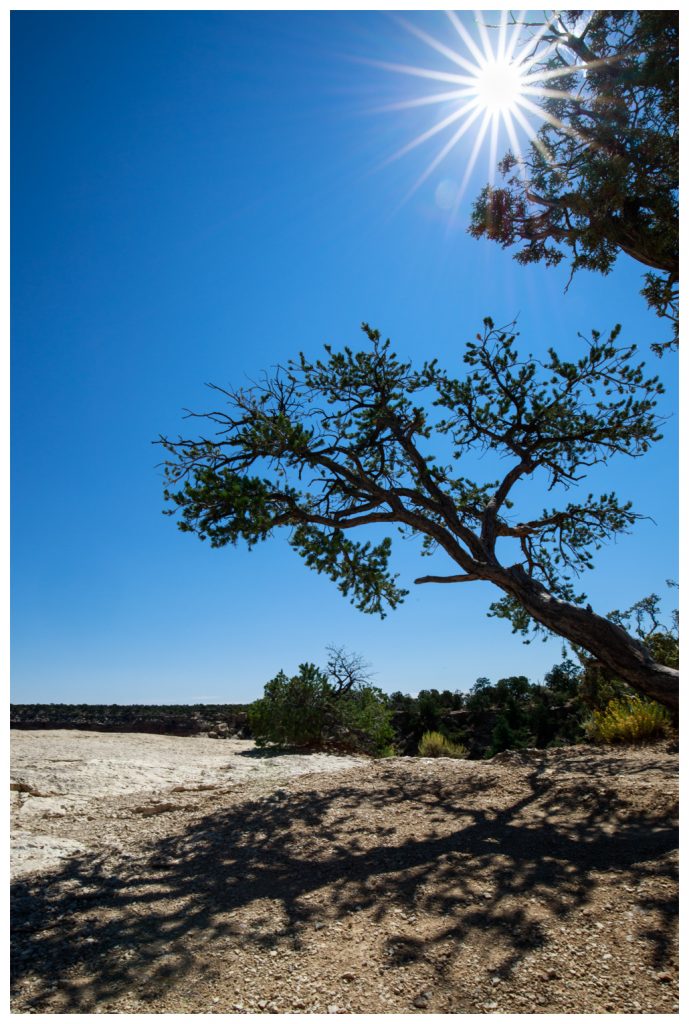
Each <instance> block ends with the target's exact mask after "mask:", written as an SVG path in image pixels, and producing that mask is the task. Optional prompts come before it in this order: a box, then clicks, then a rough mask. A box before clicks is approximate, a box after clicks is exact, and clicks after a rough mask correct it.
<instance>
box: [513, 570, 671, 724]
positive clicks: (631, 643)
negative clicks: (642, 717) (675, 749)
mask: <svg viewBox="0 0 689 1024" xmlns="http://www.w3.org/2000/svg"><path fill="white" fill-rule="evenodd" d="M493 582H494V583H497V585H498V586H499V587H500V588H501V589H502V590H504V591H506V592H507V593H508V594H510V595H511V596H512V597H515V598H516V599H517V600H518V601H519V603H520V604H522V605H523V606H524V608H525V609H526V611H527V612H528V613H529V615H530V616H531V617H532V618H533V619H535V620H536V622H539V623H540V624H541V625H542V626H546V627H547V629H549V630H550V631H551V632H553V633H557V635H558V636H562V637H564V638H565V640H569V641H570V642H571V643H573V644H576V645H577V646H579V647H583V648H584V650H585V651H588V652H589V653H590V654H592V655H593V656H594V658H596V659H597V660H598V661H600V662H601V663H602V664H603V665H605V666H606V668H608V669H610V671H611V672H613V673H614V674H615V675H616V676H617V677H618V678H619V679H621V680H622V681H623V682H625V683H628V684H629V685H630V686H633V687H634V689H635V690H639V691H640V692H641V693H643V694H644V696H646V697H650V698H651V699H652V700H657V701H658V703H659V704H663V705H664V706H665V707H666V708H668V709H669V710H670V711H671V712H672V714H673V715H674V716H675V717H676V716H677V714H678V711H679V672H678V671H677V669H674V668H668V667H667V666H666V665H661V664H659V662H657V661H654V660H653V658H652V657H651V654H650V653H649V651H648V650H647V649H646V648H645V647H644V646H643V644H641V643H640V642H639V641H638V640H636V639H634V637H632V636H630V635H629V633H627V632H626V630H624V629H622V627H621V626H618V625H616V624H615V623H614V622H610V620H609V619H605V618H603V617H602V616H601V615H596V613H595V612H593V611H588V610H586V609H584V608H580V607H579V606H578V605H574V604H570V603H569V602H568V601H562V600H560V599H559V598H557V597H553V595H552V594H550V593H548V591H547V590H546V589H545V587H544V586H542V585H541V584H540V583H538V581H537V580H534V579H532V578H531V577H530V576H529V575H528V574H527V573H526V572H525V571H524V570H523V569H522V567H521V566H520V565H513V566H512V567H511V568H509V569H504V570H502V573H501V574H500V578H499V579H498V578H496V579H494V580H493Z"/></svg>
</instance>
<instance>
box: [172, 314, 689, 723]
mask: <svg viewBox="0 0 689 1024" xmlns="http://www.w3.org/2000/svg"><path fill="white" fill-rule="evenodd" d="M513 328H514V325H510V326H509V327H508V328H507V329H497V328H496V327H495V326H494V324H493V322H492V321H491V320H490V319H489V318H487V319H486V320H485V321H484V329H483V331H482V333H480V334H478V335H477V336H476V340H475V341H472V342H470V343H469V344H468V345H467V347H466V353H465V355H464V361H465V363H466V364H467V372H466V375H465V376H464V377H462V378H454V377H451V376H450V375H448V373H446V372H445V371H443V370H442V369H440V367H439V366H438V365H437V361H436V360H433V361H432V362H430V363H425V364H424V365H423V366H422V367H421V368H420V369H417V370H415V369H413V368H412V365H411V363H408V362H404V361H401V360H399V359H398V358H397V356H396V355H395V353H394V352H393V351H392V349H391V346H390V342H389V341H383V340H381V337H380V334H379V333H378V331H375V330H372V329H371V328H370V327H369V326H368V325H366V324H364V325H363V329H364V332H365V334H366V335H367V337H368V339H369V342H370V346H369V347H367V348H366V349H365V350H364V351H360V352H354V351H352V350H351V349H349V348H345V349H344V351H341V352H336V351H333V350H332V349H331V348H330V347H329V346H326V355H325V357H324V358H323V359H319V360H316V361H315V362H312V361H310V360H309V359H307V358H306V357H305V356H304V355H303V354H302V355H301V356H300V358H299V359H298V360H297V361H296V362H294V363H290V364H288V366H287V367H286V368H285V369H278V370H277V372H276V373H275V374H273V375H272V376H268V377H266V378H265V379H264V380H263V381H262V382H261V383H260V384H256V385H254V386H252V387H250V388H248V389H240V390H237V391H228V390H225V389H223V388H215V390H216V391H217V392H218V393H219V394H221V395H222V396H223V399H224V402H225V403H226V404H225V406H224V408H223V409H221V410H218V411H214V412H209V413H205V414H202V415H201V414H192V415H194V416H195V417H197V418H200V419H202V420H205V421H206V422H207V423H208V424H209V427H211V428H212V434H211V436H199V437H196V438H193V439H186V438H182V437H180V438H178V439H177V440H176V441H174V440H170V439H168V438H161V439H160V443H161V444H162V445H163V446H164V447H165V449H166V450H167V452H168V457H167V459H166V463H165V472H166V476H167V479H168V484H167V489H166V492H165V496H166V498H167V499H168V500H169V501H170V502H171V503H172V506H173V507H172V508H170V509H169V510H168V512H169V514H174V513H178V514H179V516H180V521H179V526H180V529H182V530H186V531H192V532H194V533H196V534H198V536H199V537H200V538H201V539H208V540H209V541H210V543H211V545H212V546H214V547H221V546H223V545H225V544H230V543H231V544H234V543H236V542H237V541H239V540H240V539H241V540H244V541H246V542H247V543H248V544H249V546H251V545H253V544H254V543H256V542H257V541H260V540H264V539H265V538H266V537H268V536H269V535H270V534H272V533H273V532H274V531H275V530H276V529H278V528H279V527H285V528H286V529H287V531H288V534H289V543H290V544H291V545H292V547H294V548H295V549H296V550H297V551H298V552H299V554H300V555H301V556H302V557H303V558H304V559H305V561H306V563H307V565H308V566H310V567H311V568H313V569H316V571H318V572H323V573H326V574H327V575H328V576H329V577H330V578H331V579H332V580H333V581H335V582H336V583H337V584H338V586H339V589H340V590H341V591H342V593H343V594H345V595H348V596H350V598H351V600H352V602H353V603H354V604H356V605H357V607H359V608H360V609H361V610H362V611H366V612H375V613H379V614H381V615H383V614H384V612H385V607H386V606H389V607H391V608H394V607H395V606H396V605H397V604H398V603H399V602H400V601H402V599H403V598H404V596H405V594H406V593H408V592H407V591H406V590H404V589H402V588H401V587H400V586H398V584H397V576H395V575H393V574H392V573H391V572H390V570H389V568H388V564H389V556H390V552H391V540H390V538H388V537H386V538H385V539H384V540H382V541H381V542H380V543H374V542H373V541H371V540H369V539H365V540H363V541H357V540H354V539H352V536H351V535H352V531H356V530H357V529H360V528H365V527H369V526H373V525H376V526H377V525H379V524H383V525H384V526H386V527H388V528H391V527H396V528H398V529H399V530H400V532H401V533H402V534H403V535H406V536H414V537H417V538H418V539H419V540H420V542H421V549H422V553H425V554H431V553H433V552H435V553H437V554H438V555H442V556H444V557H445V558H446V559H449V560H450V562H451V563H453V564H454V566H455V567H456V568H457V569H458V570H459V572H457V573H454V572H453V573H451V574H449V575H427V576H421V577H420V578H419V579H417V580H415V582H416V583H419V584H420V583H439V584H440V583H471V582H472V581H475V580H486V581H489V582H490V583H492V584H494V585H495V586H496V587H497V588H498V590H500V591H501V592H502V596H501V598H500V600H498V601H497V602H496V603H495V604H493V605H492V606H491V611H492V614H494V615H498V616H502V617H505V618H508V619H509V620H510V621H511V622H512V625H513V628H514V629H516V630H519V631H521V632H523V633H528V632H529V630H530V629H532V628H535V629H545V630H547V631H550V632H552V633H555V634H557V635H559V636H561V637H564V638H565V639H566V640H568V641H570V642H571V643H572V644H574V645H576V646H577V647H580V648H583V649H584V650H585V651H588V652H589V653H590V654H591V655H592V656H593V657H594V658H595V659H596V660H597V661H599V662H600V663H601V664H602V665H603V666H605V667H607V668H608V669H609V670H610V671H611V672H612V673H613V674H614V675H615V676H616V677H618V678H620V679H623V680H625V681H626V682H627V683H629V684H630V685H631V686H633V687H635V688H636V689H638V690H639V691H641V692H642V693H644V694H645V695H647V696H648V697H651V698H653V699H654V700H657V701H660V703H662V704H664V705H665V706H666V707H668V708H670V709H671V710H673V711H676V710H677V707H678V680H679V674H678V672H677V670H675V669H671V668H667V667H666V666H664V665H661V664H659V663H658V662H657V661H655V660H654V658H653V657H652V655H651V653H650V652H649V651H648V650H647V649H646V648H645V647H644V646H643V644H641V643H640V642H639V641H638V640H637V639H635V638H634V637H632V636H630V634H629V633H628V632H627V631H626V630H625V629H624V628H623V627H622V626H621V625H619V624H618V623H615V622H612V621H610V619H607V618H604V617H602V616H600V615H597V614H596V613H595V612H593V611H592V610H591V608H590V606H588V605H586V606H584V602H585V601H586V598H585V596H584V595H581V594H577V593H576V592H575V589H574V586H573V582H572V581H573V579H574V578H575V577H576V576H578V575H579V574H580V573H581V572H582V571H583V570H584V569H587V568H591V567H592V562H591V559H592V552H593V551H594V550H596V549H598V548H599V547H600V546H601V544H602V543H603V542H604V541H606V540H608V539H610V538H612V537H614V536H615V535H616V534H618V533H624V532H627V531H628V530H629V528H630V527H631V526H632V524H633V523H634V522H635V521H636V519H638V518H640V516H639V515H638V513H636V512H633V511H632V510H631V506H630V503H621V502H620V501H619V500H618V499H617V497H616V496H615V494H613V493H609V494H603V495H601V496H600V497H594V496H593V495H592V494H589V495H588V496H587V497H586V499H585V500H583V501H580V502H562V503H561V504H560V505H559V506H558V507H557V508H552V509H545V510H544V511H543V512H542V513H541V514H540V515H538V516H536V517H535V518H531V519H528V520H527V521H519V519H518V518H517V516H516V515H515V514H514V513H513V512H512V509H513V507H514V501H515V489H517V485H518V484H523V483H524V482H528V481H537V477H538V476H539V475H540V476H542V477H543V478H544V479H545V480H547V482H548V490H549V492H550V491H556V490H557V491H567V490H568V489H569V488H571V487H572V485H574V484H575V483H577V482H578V481H579V480H581V479H582V478H583V477H584V476H585V474H586V471H587V470H588V469H589V468H590V467H592V466H594V465H596V464H601V463H602V464H605V463H607V461H608V460H609V459H610V458H611V457H612V456H613V455H615V454H623V455H629V456H632V457H639V456H641V455H643V454H644V452H646V451H647V450H648V448H649V446H650V445H651V443H652V442H654V441H656V440H658V439H659V438H660V434H659V432H658V428H659V417H658V415H657V413H656V411H655V409H656V402H657V396H658V395H659V394H661V393H662V391H663V387H662V384H661V383H660V382H659V380H658V378H657V377H646V375H645V373H644V369H643V364H639V365H635V363H634V352H635V347H634V346H630V347H622V346H620V345H619V344H618V342H617V337H618V333H619V328H616V329H615V330H614V331H613V332H612V333H611V335H610V336H609V338H608V339H607V340H602V338H601V336H600V335H599V334H597V333H594V334H593V336H592V339H591V340H590V341H588V342H587V345H586V348H585V350H584V352H583V354H582V355H581V358H579V359H578V360H577V361H576V362H565V361H562V360H561V359H559V358H558V356H557V355H556V353H555V352H554V351H553V350H552V349H551V350H549V353H548V358H547V360H545V361H544V362H538V361H535V360H533V359H532V358H531V357H529V358H527V359H525V360H524V359H520V357H519V356H518V354H517V350H516V347H515V342H516V337H517V335H516V333H515V332H514V329H513ZM432 439H435V441H436V446H437V450H438V452H439V453H445V454H444V456H443V458H442V461H440V460H436V459H435V458H434V457H433V456H432V455H431V454H429V452H428V448H429V447H430V445H429V442H430V441H431V440H432ZM486 451H490V452H493V453H495V454H497V455H499V456H501V457H502V462H503V463H504V465H505V471H504V473H503V474H502V475H501V476H500V479H498V480H494V481H489V482H476V481H474V480H471V479H469V478H468V477H467V476H464V475H463V474H462V470H463V469H464V466H463V465H462V463H469V461H470V459H471V456H472V453H474V454H476V453H481V452H486ZM473 461H474V463H475V461H476V460H475V459H474V460H473ZM467 468H469V467H467Z"/></svg>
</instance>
